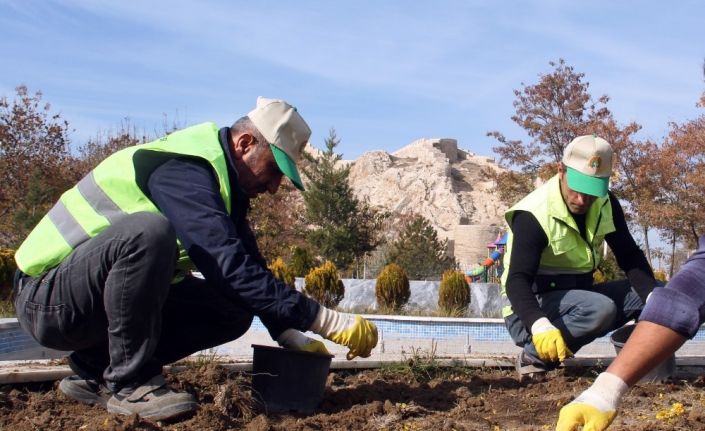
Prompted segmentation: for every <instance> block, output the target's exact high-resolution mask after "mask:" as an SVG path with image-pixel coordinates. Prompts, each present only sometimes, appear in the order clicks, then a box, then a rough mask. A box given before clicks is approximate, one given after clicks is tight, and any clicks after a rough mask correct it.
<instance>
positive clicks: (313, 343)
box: [277, 329, 330, 355]
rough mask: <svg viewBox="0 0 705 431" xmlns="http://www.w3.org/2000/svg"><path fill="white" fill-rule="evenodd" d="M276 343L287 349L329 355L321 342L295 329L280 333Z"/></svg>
mask: <svg viewBox="0 0 705 431" xmlns="http://www.w3.org/2000/svg"><path fill="white" fill-rule="evenodd" d="M277 343H279V345H280V346H282V347H284V348H287V349H293V350H301V351H304V352H314V353H325V354H327V355H330V352H329V351H328V349H326V345H325V344H323V342H321V341H318V340H314V339H313V338H309V337H307V336H305V335H304V334H303V333H301V331H297V330H296V329H287V330H286V331H284V332H282V333H281V335H280V336H279V338H277Z"/></svg>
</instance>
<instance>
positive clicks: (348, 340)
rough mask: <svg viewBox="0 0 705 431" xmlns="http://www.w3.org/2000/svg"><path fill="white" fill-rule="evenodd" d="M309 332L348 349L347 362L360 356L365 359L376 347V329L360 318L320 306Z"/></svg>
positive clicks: (372, 324)
mask: <svg viewBox="0 0 705 431" xmlns="http://www.w3.org/2000/svg"><path fill="white" fill-rule="evenodd" d="M310 329H311V331H313V332H315V333H316V334H318V335H320V336H322V337H323V338H326V339H328V340H331V341H332V342H334V343H337V344H341V345H343V346H345V347H347V348H349V349H350V351H348V354H347V355H346V357H347V359H348V360H351V359H353V358H355V356H360V357H363V358H367V357H368V356H370V352H372V349H373V348H374V347H375V346H376V345H377V327H376V326H375V325H374V323H372V322H370V321H368V320H366V319H363V318H362V316H359V315H353V314H348V313H339V312H337V311H333V310H330V309H328V308H326V307H323V306H321V308H320V310H319V311H318V315H317V316H316V319H315V320H314V321H313V324H312V325H311V328H310Z"/></svg>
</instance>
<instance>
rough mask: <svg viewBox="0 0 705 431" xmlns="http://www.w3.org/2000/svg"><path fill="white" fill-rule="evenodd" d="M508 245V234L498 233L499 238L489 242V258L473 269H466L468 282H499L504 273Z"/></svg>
mask: <svg viewBox="0 0 705 431" xmlns="http://www.w3.org/2000/svg"><path fill="white" fill-rule="evenodd" d="M506 245H507V234H506V233H505V234H504V235H502V234H497V239H496V240H494V241H493V242H491V243H489V244H487V258H486V259H485V260H483V261H482V262H480V263H479V265H478V266H477V267H475V268H473V269H469V270H467V271H465V279H466V280H467V282H468V283H473V282H475V283H477V282H481V283H488V282H492V283H498V282H499V277H501V275H502V270H503V267H502V255H503V254H504V248H505V246H506Z"/></svg>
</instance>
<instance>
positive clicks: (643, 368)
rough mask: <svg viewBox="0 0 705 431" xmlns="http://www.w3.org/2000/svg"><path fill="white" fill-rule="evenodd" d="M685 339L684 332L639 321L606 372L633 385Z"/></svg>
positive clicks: (676, 348)
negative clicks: (680, 332) (682, 333)
mask: <svg viewBox="0 0 705 431" xmlns="http://www.w3.org/2000/svg"><path fill="white" fill-rule="evenodd" d="M685 341H686V338H685V337H684V336H682V335H681V334H679V333H677V332H676V331H674V330H672V329H670V328H667V327H665V326H661V325H658V324H656V323H652V322H646V321H642V322H639V323H638V324H637V326H636V328H634V332H632V335H631V336H630V337H629V339H628V340H627V342H626V344H625V345H624V348H622V351H621V352H619V355H617V357H616V358H615V360H614V361H613V362H612V364H610V366H609V367H608V368H607V372H608V373H611V374H614V375H615V376H617V377H619V378H621V379H622V380H624V382H625V383H626V384H627V385H629V386H632V385H634V384H635V383H636V382H638V381H639V379H641V378H642V377H644V376H645V375H646V374H647V373H648V372H649V371H651V369H652V368H654V367H655V366H657V365H658V364H660V363H661V362H663V361H665V360H666V359H667V358H668V357H669V356H670V355H672V354H673V353H674V352H675V351H676V350H678V348H679V347H681V346H682V345H683V343H685Z"/></svg>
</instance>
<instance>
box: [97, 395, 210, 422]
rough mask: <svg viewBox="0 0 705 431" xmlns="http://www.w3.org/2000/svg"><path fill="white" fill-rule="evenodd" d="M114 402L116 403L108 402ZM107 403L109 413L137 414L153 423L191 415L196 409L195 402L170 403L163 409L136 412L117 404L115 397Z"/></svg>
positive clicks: (156, 408)
mask: <svg viewBox="0 0 705 431" xmlns="http://www.w3.org/2000/svg"><path fill="white" fill-rule="evenodd" d="M112 400H116V402H112V403H111V402H110V401H112ZM110 401H108V404H107V410H108V412H110V413H115V414H119V415H125V416H132V415H134V414H138V415H139V416H140V417H141V418H145V419H150V420H153V421H163V420H167V419H175V418H178V417H181V416H185V415H187V414H189V413H192V412H194V411H195V410H196V408H197V407H198V403H196V402H195V401H183V402H180V403H172V404H169V405H168V406H164V407H155V408H154V409H145V410H142V411H137V409H134V410H133V409H129V408H126V407H123V406H121V405H120V404H119V401H117V399H116V398H115V397H113V398H111V400H110Z"/></svg>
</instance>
